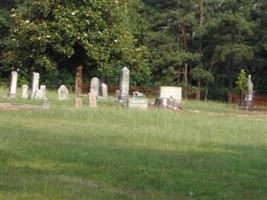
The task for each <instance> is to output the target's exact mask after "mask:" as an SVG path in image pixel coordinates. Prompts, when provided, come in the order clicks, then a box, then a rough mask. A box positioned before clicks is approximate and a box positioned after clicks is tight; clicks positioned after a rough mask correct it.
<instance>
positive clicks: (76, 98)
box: [75, 96, 83, 109]
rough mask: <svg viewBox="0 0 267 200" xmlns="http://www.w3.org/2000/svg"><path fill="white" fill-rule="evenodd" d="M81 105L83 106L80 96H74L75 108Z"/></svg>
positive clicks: (79, 107)
mask: <svg viewBox="0 0 267 200" xmlns="http://www.w3.org/2000/svg"><path fill="white" fill-rule="evenodd" d="M82 107H83V100H82V97H79V96H76V97H75V108H77V109H81V108H82Z"/></svg>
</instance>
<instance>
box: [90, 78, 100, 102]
mask: <svg viewBox="0 0 267 200" xmlns="http://www.w3.org/2000/svg"><path fill="white" fill-rule="evenodd" d="M99 88H100V80H99V78H97V77H94V78H92V79H91V83H90V92H91V93H93V94H94V95H95V96H96V97H98V96H99Z"/></svg>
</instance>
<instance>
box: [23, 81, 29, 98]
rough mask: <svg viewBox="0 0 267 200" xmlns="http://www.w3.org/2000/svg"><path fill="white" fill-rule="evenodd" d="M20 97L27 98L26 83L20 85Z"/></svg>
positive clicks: (27, 89) (27, 88)
mask: <svg viewBox="0 0 267 200" xmlns="http://www.w3.org/2000/svg"><path fill="white" fill-rule="evenodd" d="M21 98H23V99H28V98H29V86H28V85H26V84H24V85H22V86H21Z"/></svg>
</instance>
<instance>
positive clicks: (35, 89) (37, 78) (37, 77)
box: [31, 72, 40, 99]
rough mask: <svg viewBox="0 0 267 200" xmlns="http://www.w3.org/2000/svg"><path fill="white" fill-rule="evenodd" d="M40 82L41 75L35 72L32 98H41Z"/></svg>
mask: <svg viewBox="0 0 267 200" xmlns="http://www.w3.org/2000/svg"><path fill="white" fill-rule="evenodd" d="M39 81H40V74H39V73H37V72H33V74H32V94H31V98H32V99H35V98H37V99H38V98H39V94H40V91H38V90H39Z"/></svg>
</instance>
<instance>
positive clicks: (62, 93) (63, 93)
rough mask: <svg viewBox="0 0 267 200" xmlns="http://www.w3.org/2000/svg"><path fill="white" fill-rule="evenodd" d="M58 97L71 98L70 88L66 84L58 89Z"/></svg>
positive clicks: (61, 99)
mask: <svg viewBox="0 0 267 200" xmlns="http://www.w3.org/2000/svg"><path fill="white" fill-rule="evenodd" d="M57 92H58V99H59V100H60V101H64V100H67V99H68V98H69V90H68V88H67V87H66V86H65V85H61V86H60V87H59V88H58V90H57Z"/></svg>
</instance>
